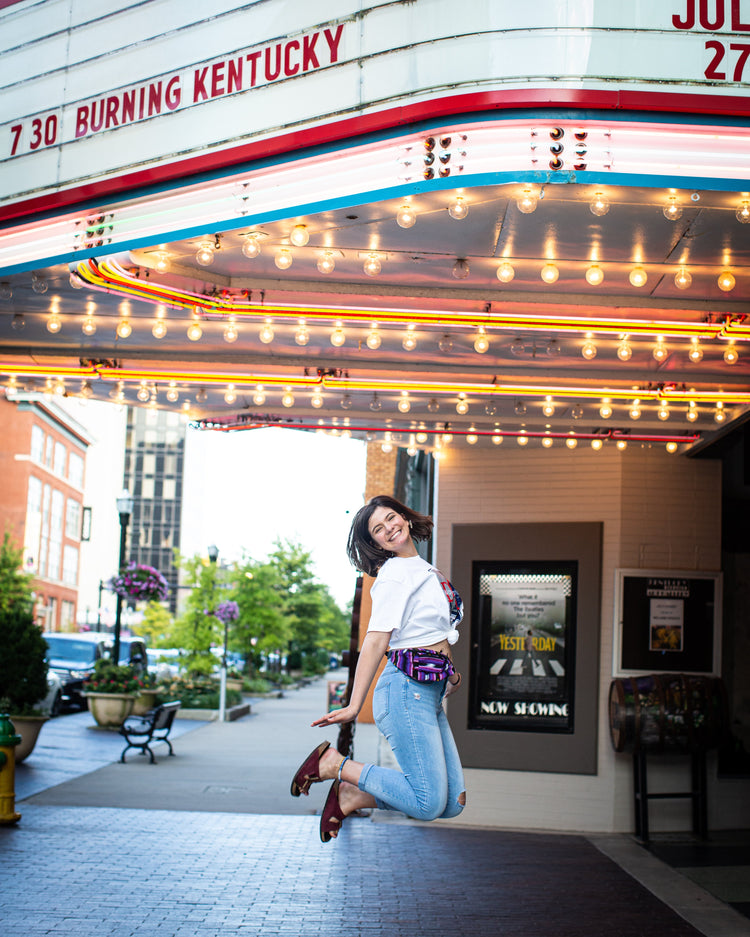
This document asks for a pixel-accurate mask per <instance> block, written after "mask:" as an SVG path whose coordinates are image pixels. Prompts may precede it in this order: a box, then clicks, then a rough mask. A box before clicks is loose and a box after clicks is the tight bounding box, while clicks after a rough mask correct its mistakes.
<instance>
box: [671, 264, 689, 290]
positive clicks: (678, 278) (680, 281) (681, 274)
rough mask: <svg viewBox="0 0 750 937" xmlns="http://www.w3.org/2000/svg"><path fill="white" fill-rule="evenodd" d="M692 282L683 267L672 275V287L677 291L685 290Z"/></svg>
mask: <svg viewBox="0 0 750 937" xmlns="http://www.w3.org/2000/svg"><path fill="white" fill-rule="evenodd" d="M692 282H693V278H692V276H691V275H690V274H689V273H688V271H687V269H686V268H685V267H680V268H679V270H678V271H677V273H675V275H674V285H675V286H676V287H677V289H678V290H686V289H687V288H688V287H689V286H690V284H691V283H692Z"/></svg>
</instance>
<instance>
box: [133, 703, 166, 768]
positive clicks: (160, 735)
mask: <svg viewBox="0 0 750 937" xmlns="http://www.w3.org/2000/svg"><path fill="white" fill-rule="evenodd" d="M179 708H180V700H175V701H174V702H172V703H162V705H161V706H156V707H155V708H154V709H152V710H151V711H150V712H148V713H146V715H145V716H138V717H137V718H134V719H126V720H125V722H124V723H123V725H122V726H120V735H124V736H125V739H126V741H127V743H128V744H127V745H126V746H125V748H124V749H123V750H122V754H121V755H120V761H122V762H123V763H124V762H125V753H126V752H127V751H129V750H130V749H131V748H139V749H140V751H141V754H142V755H145V754H146V752H148V753H149V755H150V756H151V764H152V765H153V764H155V763H156V759H155V758H154V753H153V752H152V751H151V748H150V743H151V742H166V743H167V745H168V746H169V754H170V755H174V752H173V751H172V743H171V742H170V741H169V739H168V737H167V736H168V735H169V732H170V730H171V728H172V723H173V722H174V717H175V716H176V715H177V710H178V709H179Z"/></svg>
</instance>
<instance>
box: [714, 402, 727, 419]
mask: <svg viewBox="0 0 750 937" xmlns="http://www.w3.org/2000/svg"><path fill="white" fill-rule="evenodd" d="M726 418H727V414H726V410H725V409H724V404H723V403H722V402H721V400H718V401H717V402H716V409H715V410H714V420H715V422H716V423H723V422H724V420H726Z"/></svg>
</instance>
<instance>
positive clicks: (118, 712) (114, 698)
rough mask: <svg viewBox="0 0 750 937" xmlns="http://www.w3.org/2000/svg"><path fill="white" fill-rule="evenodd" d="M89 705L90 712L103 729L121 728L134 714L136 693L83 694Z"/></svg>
mask: <svg viewBox="0 0 750 937" xmlns="http://www.w3.org/2000/svg"><path fill="white" fill-rule="evenodd" d="M83 695H84V696H85V697H86V702H87V703H88V707H89V712H90V713H91V715H92V716H93V717H94V720H95V722H96V724H97V725H99V726H102V727H103V728H106V729H110V728H113V729H114V728H119V727H120V726H121V725H122V724H123V722H125V720H126V719H127V718H128V716H129V715H130V714H131V713H132V712H133V705H134V704H135V700H136V694H135V693H95V692H92V691H89V692H87V693H84V694H83Z"/></svg>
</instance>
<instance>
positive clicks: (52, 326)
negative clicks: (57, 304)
mask: <svg viewBox="0 0 750 937" xmlns="http://www.w3.org/2000/svg"><path fill="white" fill-rule="evenodd" d="M61 328H62V319H61V318H60V316H58V314H57V313H56V312H53V313H52V315H51V316H50V317H49V318H48V319H47V331H48V332H52V333H53V334H55V333H57V332H59V331H60V329H61Z"/></svg>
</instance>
